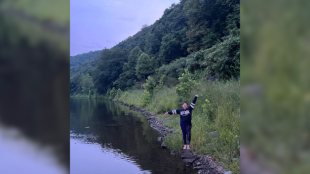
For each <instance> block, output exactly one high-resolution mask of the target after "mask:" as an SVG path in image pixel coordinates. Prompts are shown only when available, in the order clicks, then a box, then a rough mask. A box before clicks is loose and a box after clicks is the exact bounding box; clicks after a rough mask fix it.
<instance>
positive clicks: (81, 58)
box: [70, 50, 101, 68]
mask: <svg viewBox="0 0 310 174" xmlns="http://www.w3.org/2000/svg"><path fill="white" fill-rule="evenodd" d="M100 52H101V50H98V51H90V52H88V53H83V54H78V55H76V56H70V68H72V67H75V66H79V65H81V64H82V63H84V62H85V61H87V60H90V59H92V58H94V57H97V56H99V55H100Z"/></svg>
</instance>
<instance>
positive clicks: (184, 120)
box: [165, 95, 198, 150]
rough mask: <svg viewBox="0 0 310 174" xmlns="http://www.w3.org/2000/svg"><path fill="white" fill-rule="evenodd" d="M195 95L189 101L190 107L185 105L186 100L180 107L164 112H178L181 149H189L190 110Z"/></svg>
mask: <svg viewBox="0 0 310 174" xmlns="http://www.w3.org/2000/svg"><path fill="white" fill-rule="evenodd" d="M197 97H198V95H195V98H194V100H193V102H192V103H191V105H190V107H187V102H184V103H183V108H182V109H178V110H173V111H170V112H166V113H165V115H168V114H169V115H172V114H180V126H181V129H182V133H183V141H184V147H183V149H188V150H189V149H190V148H189V144H190V141H191V127H192V111H193V109H194V107H195V103H196V100H197ZM186 137H187V140H188V145H187V143H186Z"/></svg>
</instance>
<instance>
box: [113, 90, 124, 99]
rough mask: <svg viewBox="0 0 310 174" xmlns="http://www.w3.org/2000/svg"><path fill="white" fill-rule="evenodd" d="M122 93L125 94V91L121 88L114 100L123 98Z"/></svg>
mask: <svg viewBox="0 0 310 174" xmlns="http://www.w3.org/2000/svg"><path fill="white" fill-rule="evenodd" d="M122 93H123V91H122V90H121V89H120V88H118V90H117V92H116V95H115V97H114V99H115V100H119V99H120V97H121V95H122Z"/></svg>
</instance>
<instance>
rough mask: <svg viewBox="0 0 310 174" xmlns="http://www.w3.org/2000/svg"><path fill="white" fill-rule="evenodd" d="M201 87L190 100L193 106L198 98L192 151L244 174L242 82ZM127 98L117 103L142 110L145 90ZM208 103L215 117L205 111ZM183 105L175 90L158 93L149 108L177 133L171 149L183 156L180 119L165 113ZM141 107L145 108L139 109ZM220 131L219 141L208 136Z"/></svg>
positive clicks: (130, 93) (171, 138)
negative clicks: (241, 144)
mask: <svg viewBox="0 0 310 174" xmlns="http://www.w3.org/2000/svg"><path fill="white" fill-rule="evenodd" d="M200 84H201V85H200V86H199V87H197V88H196V89H193V90H192V92H191V95H190V96H191V97H190V98H186V100H187V102H188V103H190V102H191V101H192V99H193V98H194V95H195V94H198V95H199V97H198V99H197V101H196V105H195V109H194V111H193V115H192V125H193V127H192V132H191V134H192V141H191V149H192V150H193V151H194V152H196V153H199V154H208V155H210V156H212V157H214V158H215V159H216V160H217V161H218V162H219V163H220V164H221V165H222V166H223V167H225V168H226V169H227V170H230V171H233V172H234V173H239V172H240V167H239V166H240V146H239V143H240V82H239V81H237V80H230V81H226V82H221V81H215V82H207V81H205V80H200ZM127 92H128V93H127V96H126V97H125V96H121V97H120V98H118V99H116V100H119V101H122V102H125V103H128V104H129V105H135V106H139V103H140V101H141V98H142V94H143V90H130V91H127ZM206 99H208V100H209V101H210V103H211V106H212V108H213V113H214V116H213V117H211V116H210V115H208V113H206V112H204V111H203V105H204V103H205V100H206ZM181 104H182V101H181V100H180V98H179V97H178V96H177V95H176V93H175V87H172V88H168V87H163V89H161V90H158V91H155V92H154V94H153V95H152V97H151V101H150V102H149V104H148V105H147V106H145V107H143V108H144V109H146V110H149V111H151V112H153V113H154V114H155V115H156V116H157V117H159V118H161V119H162V120H163V122H164V125H165V126H167V127H170V128H172V129H174V133H173V134H170V135H168V136H167V138H166V144H167V146H168V148H169V149H172V150H175V151H176V152H180V150H181V147H182V144H183V140H182V132H181V129H180V118H179V116H178V115H168V116H164V113H165V112H167V111H171V110H174V109H179V108H181ZM139 107H141V106H139ZM212 131H217V132H218V133H219V137H212V136H207V134H208V133H209V132H212Z"/></svg>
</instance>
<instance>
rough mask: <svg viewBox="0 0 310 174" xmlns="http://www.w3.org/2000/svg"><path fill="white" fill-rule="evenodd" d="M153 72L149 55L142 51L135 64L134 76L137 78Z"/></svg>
mask: <svg viewBox="0 0 310 174" xmlns="http://www.w3.org/2000/svg"><path fill="white" fill-rule="evenodd" d="M153 72H154V65H153V64H152V60H151V59H150V56H149V55H147V54H145V53H143V54H141V55H140V57H139V58H138V61H137V65H136V76H137V77H138V78H144V79H145V77H146V76H147V75H150V74H152V73H153Z"/></svg>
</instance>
